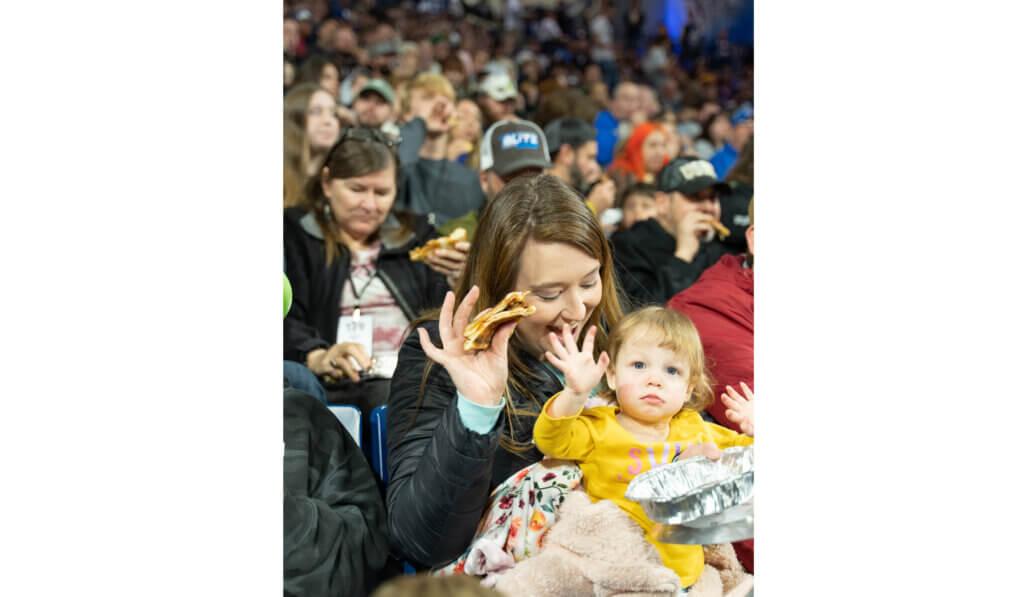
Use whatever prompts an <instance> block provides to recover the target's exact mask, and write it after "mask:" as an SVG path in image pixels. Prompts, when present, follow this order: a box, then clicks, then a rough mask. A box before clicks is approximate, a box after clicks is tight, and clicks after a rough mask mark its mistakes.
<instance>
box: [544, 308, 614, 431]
mask: <svg viewBox="0 0 1024 597" xmlns="http://www.w3.org/2000/svg"><path fill="white" fill-rule="evenodd" d="M596 335H597V327H596V326H590V329H589V330H587V333H586V335H585V336H584V338H583V349H582V350H580V349H578V348H576V342H575V340H573V337H572V335H571V334H570V333H569V327H568V326H562V337H561V338H559V337H558V336H557V335H555V334H553V333H552V334H548V339H549V340H550V342H551V350H552V351H554V353H552V352H551V351H548V352H546V353H544V358H546V359H547V361H548V362H549V363H551V364H552V365H553V366H555V367H556V368H557V369H558V370H559V371H561V372H562V374H563V375H565V389H563V390H562V392H561V393H560V394H559V395H558V398H556V399H555V400H553V401H552V402H551V405H550V406H549V407H548V414H549V415H551V416H552V417H554V418H561V417H569V416H572V415H574V414H576V413H577V412H579V410H580V409H581V408H583V404H584V403H585V402H586V401H587V398H589V397H590V392H591V391H593V389H594V388H595V387H597V384H599V383H600V382H601V376H603V375H604V371H605V369H607V368H608V362H609V358H608V353H606V352H602V353H601V356H600V357H599V358H598V359H597V361H594V337H595V336H596Z"/></svg>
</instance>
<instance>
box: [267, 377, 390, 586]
mask: <svg viewBox="0 0 1024 597" xmlns="http://www.w3.org/2000/svg"><path fill="white" fill-rule="evenodd" d="M284 448H285V452H284V594H285V595H286V596H287V595H294V596H296V597H298V596H309V597H319V596H321V595H367V594H369V593H370V592H371V591H372V590H373V588H374V587H375V586H376V585H377V582H378V581H379V580H382V578H381V576H382V571H383V570H384V568H385V566H386V564H387V559H388V546H387V536H386V533H385V528H386V527H385V520H384V517H385V514H384V503H383V501H382V500H381V499H380V493H379V492H378V491H377V483H376V481H375V480H374V477H373V472H372V471H371V470H370V465H369V464H367V463H366V459H365V458H364V457H363V453H362V451H360V449H359V446H357V445H356V442H355V441H354V440H353V439H352V438H351V437H350V436H349V434H348V433H347V432H346V431H345V429H344V428H343V427H342V426H341V423H339V422H338V419H336V418H335V417H334V415H333V414H332V413H331V411H329V410H327V407H326V406H324V405H323V404H321V403H320V401H319V400H317V399H315V398H313V397H312V396H309V395H307V394H304V393H302V392H300V391H298V390H285V391H284Z"/></svg>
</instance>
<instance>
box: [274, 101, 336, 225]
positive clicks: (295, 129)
mask: <svg viewBox="0 0 1024 597" xmlns="http://www.w3.org/2000/svg"><path fill="white" fill-rule="evenodd" d="M317 91H323V92H324V93H329V92H328V91H327V90H326V89H324V88H323V87H321V86H320V85H319V84H318V83H300V84H297V85H295V86H293V87H292V88H291V90H289V91H288V94H287V95H285V96H284V206H285V207H292V206H295V205H298V204H299V203H301V201H302V186H303V184H304V183H305V182H306V178H307V177H308V176H309V164H310V161H311V160H312V159H313V156H312V150H311V149H310V147H309V139H308V138H307V137H306V112H307V111H308V110H309V102H310V101H312V99H313V94H314V93H316V92H317Z"/></svg>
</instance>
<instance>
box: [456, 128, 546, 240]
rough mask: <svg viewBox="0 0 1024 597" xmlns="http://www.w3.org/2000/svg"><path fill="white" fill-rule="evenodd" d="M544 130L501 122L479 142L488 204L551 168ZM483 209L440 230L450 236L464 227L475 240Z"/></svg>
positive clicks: (482, 180)
mask: <svg viewBox="0 0 1024 597" xmlns="http://www.w3.org/2000/svg"><path fill="white" fill-rule="evenodd" d="M549 155H550V153H549V151H548V142H547V139H546V138H545V136H544V131H542V130H541V129H540V127H539V126H537V125H536V124H534V123H532V122H530V121H528V120H501V121H498V122H495V123H494V124H492V125H491V126H490V128H488V129H487V132H485V133H484V136H483V139H481V141H480V186H481V187H482V188H483V191H484V195H486V197H487V201H490V200H491V199H494V197H495V195H497V194H498V193H499V192H500V191H501V190H502V189H503V188H505V185H507V184H508V183H510V182H512V181H513V180H515V179H516V178H519V177H521V176H536V175H538V174H541V173H543V172H544V171H545V170H547V169H548V168H550V167H551V162H550V160H549V159H548V157H549ZM483 208H484V206H483V205H480V207H479V208H477V209H475V210H473V211H470V212H468V213H466V214H465V215H463V216H461V217H459V218H456V219H454V220H451V221H449V222H448V223H447V224H446V225H444V226H441V227H440V228H439V230H440V232H441V233H442V234H449V233H451V231H453V230H455V229H456V228H464V229H465V230H466V232H467V233H468V234H469V237H470V238H473V233H474V232H476V224H477V218H478V217H479V215H480V212H481V211H483Z"/></svg>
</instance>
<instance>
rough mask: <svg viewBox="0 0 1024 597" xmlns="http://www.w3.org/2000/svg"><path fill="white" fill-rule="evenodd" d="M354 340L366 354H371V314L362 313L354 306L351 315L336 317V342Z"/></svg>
mask: <svg viewBox="0 0 1024 597" xmlns="http://www.w3.org/2000/svg"><path fill="white" fill-rule="evenodd" d="M342 342H355V343H356V344H359V345H360V346H362V347H363V350H365V351H366V355H367V356H373V315H362V314H361V313H360V312H359V307H356V308H355V310H354V311H353V312H352V315H342V316H341V317H339V318H338V344H341V343H342Z"/></svg>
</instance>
